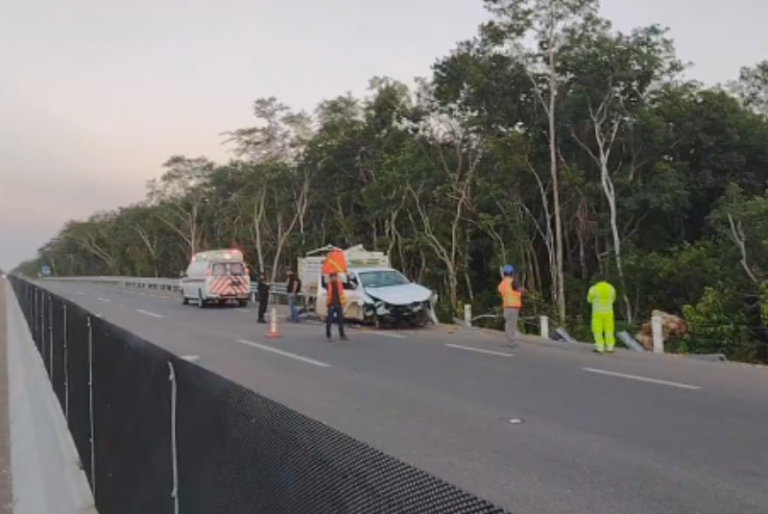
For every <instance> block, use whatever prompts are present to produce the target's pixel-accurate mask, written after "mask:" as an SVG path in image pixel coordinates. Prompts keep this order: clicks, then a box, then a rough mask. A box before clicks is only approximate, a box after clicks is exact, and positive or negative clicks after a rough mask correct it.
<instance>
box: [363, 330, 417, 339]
mask: <svg viewBox="0 0 768 514" xmlns="http://www.w3.org/2000/svg"><path fill="white" fill-rule="evenodd" d="M368 333H369V334H371V335H374V336H381V337H390V338H392V339H408V336H404V335H403V334H393V333H391V332H373V331H371V332H368Z"/></svg>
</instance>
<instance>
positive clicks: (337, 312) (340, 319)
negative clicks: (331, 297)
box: [325, 306, 345, 339]
mask: <svg viewBox="0 0 768 514" xmlns="http://www.w3.org/2000/svg"><path fill="white" fill-rule="evenodd" d="M334 317H335V318H336V324H337V325H338V326H339V336H340V337H345V335H344V310H343V309H342V308H341V307H337V306H331V307H328V317H327V318H326V320H325V336H326V337H327V338H328V339H330V338H331V328H333V318H334Z"/></svg>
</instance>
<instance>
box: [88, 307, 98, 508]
mask: <svg viewBox="0 0 768 514" xmlns="http://www.w3.org/2000/svg"><path fill="white" fill-rule="evenodd" d="M86 320H87V321H86V325H87V327H88V413H89V416H88V417H89V418H90V425H91V426H90V432H91V433H90V442H91V489H92V490H93V496H94V497H96V433H95V432H96V422H95V419H94V411H93V323H92V322H91V316H88V317H87V318H86Z"/></svg>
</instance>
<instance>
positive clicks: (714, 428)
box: [45, 282, 768, 514]
mask: <svg viewBox="0 0 768 514" xmlns="http://www.w3.org/2000/svg"><path fill="white" fill-rule="evenodd" d="M45 286H46V287H48V288H49V289H50V290H51V291H53V292H55V293H57V294H60V295H62V296H64V297H67V298H69V299H71V300H73V301H75V302H76V303H78V304H80V305H82V306H83V307H85V308H87V309H88V310H90V311H91V312H93V313H95V314H98V315H100V316H102V317H103V318H105V319H107V320H108V321H111V322H113V323H115V324H117V325H119V326H122V327H124V328H127V329H129V330H131V331H132V332H134V333H135V334H137V335H139V336H141V337H143V338H145V339H147V340H149V341H152V342H154V343H156V344H158V345H160V346H162V347H164V348H166V349H168V350H170V351H172V352H174V353H177V354H179V355H194V356H198V357H199V358H200V361H199V364H200V365H201V366H204V367H206V368H209V369H211V370H213V371H215V372H217V373H219V374H221V375H224V376H226V377H228V378H230V379H232V380H235V381H237V382H239V383H241V384H243V385H245V386H247V387H249V388H251V389H253V390H255V391H258V392H260V393H262V394H264V395H266V396H268V397H271V398H273V399H275V400H277V401H280V402H282V403H284V404H286V405H288V406H290V407H291V408H293V409H295V410H298V411H299V412H302V413H304V414H306V415H308V416H311V417H313V418H315V419H318V420H320V421H323V422H325V423H327V424H329V425H331V426H333V427H335V428H337V429H339V430H341V431H343V432H345V433H347V434H349V435H352V436H354V437H356V438H358V439H361V440H363V441H365V442H367V443H369V444H371V445H373V446H375V447H377V448H379V449H381V450H383V451H385V452H387V453H389V454H391V455H393V456H395V457H398V458H400V459H402V460H404V461H406V462H409V463H411V464H413V465H415V466H417V467H420V468H422V469H424V470H427V471H429V472H431V473H433V474H435V475H437V476H440V477H442V478H444V479H446V480H448V481H449V482H452V483H454V484H456V485H458V486H460V487H463V488H464V489H467V490H469V491H471V492H473V493H475V494H477V495H479V496H481V497H484V498H486V499H488V500H491V501H493V502H495V503H497V504H499V505H501V506H503V507H505V508H507V509H509V510H510V511H511V512H514V513H517V514H565V513H567V514H601V513H610V514H665V513H681V514H682V513H685V514H694V513H695V514H724V513H727V514H731V513H733V514H750V513H760V514H764V513H765V512H768V369H761V368H752V367H744V366H740V365H732V364H724V363H713V362H706V361H696V360H687V359H679V358H673V357H667V356H655V355H649V354H636V353H630V352H624V351H622V352H618V353H617V354H616V355H613V356H598V355H592V354H591V353H589V352H588V351H587V350H588V348H582V347H574V346H572V345H566V344H557V343H542V342H539V343H524V344H522V345H521V346H520V347H519V348H517V349H515V350H509V349H507V348H505V347H504V346H503V344H502V341H501V339H500V338H499V337H497V336H496V335H495V334H487V333H483V332H479V331H477V332H475V331H457V332H455V333H449V332H448V331H447V330H445V329H431V330H422V331H404V332H381V333H378V332H375V331H371V330H363V329H360V330H351V331H350V338H351V341H349V342H345V343H340V342H338V341H337V342H333V343H328V342H326V341H325V338H324V333H323V328H322V327H321V326H318V325H317V324H311V323H303V324H300V325H294V324H288V323H281V332H282V333H283V335H284V337H283V338H282V339H277V340H270V339H267V338H266V337H265V333H266V328H265V326H263V325H257V324H256V323H255V316H256V313H255V308H251V309H248V310H242V309H234V308H212V309H206V310H200V309H197V308H196V307H195V306H186V307H185V306H182V305H181V301H180V299H179V298H178V297H176V296H170V295H168V294H163V293H157V294H149V293H148V292H147V291H142V292H138V291H136V290H121V289H115V288H110V287H107V286H100V285H92V284H76V283H66V282H48V283H46V284H45ZM512 419H516V420H521V422H519V423H517V422H514V423H513V422H511V420H512Z"/></svg>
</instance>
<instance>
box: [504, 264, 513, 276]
mask: <svg viewBox="0 0 768 514" xmlns="http://www.w3.org/2000/svg"><path fill="white" fill-rule="evenodd" d="M501 272H502V273H504V274H505V275H511V274H512V273H514V272H515V268H514V267H513V266H512V265H511V264H505V265H504V267H503V268H502V270H501Z"/></svg>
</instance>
